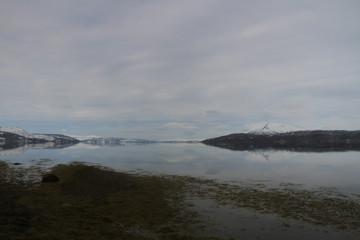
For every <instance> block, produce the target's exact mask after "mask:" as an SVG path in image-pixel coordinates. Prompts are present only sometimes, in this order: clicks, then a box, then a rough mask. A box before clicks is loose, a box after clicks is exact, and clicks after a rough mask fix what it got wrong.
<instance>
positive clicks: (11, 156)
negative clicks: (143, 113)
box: [0, 143, 360, 239]
mask: <svg viewBox="0 0 360 240" xmlns="http://www.w3.org/2000/svg"><path fill="white" fill-rule="evenodd" d="M0 160H3V161H6V162H9V163H13V167H14V168H16V167H19V168H22V167H34V166H35V167H36V168H39V167H40V168H50V167H51V166H54V165H57V164H59V163H69V162H73V161H78V162H87V163H91V164H100V165H102V166H107V167H110V168H113V169H115V170H118V171H125V172H141V173H150V174H166V175H172V174H175V175H179V176H192V177H200V179H203V180H206V179H215V180H216V184H215V183H214V184H210V185H209V186H208V190H206V191H205V192H203V193H200V194H199V193H196V194H195V192H194V193H193V194H194V195H193V196H192V197H191V198H190V199H189V202H190V203H192V205H193V209H195V210H196V211H197V212H200V213H201V214H202V215H203V216H204V219H208V220H209V221H208V224H209V226H208V227H209V229H208V232H209V234H216V235H220V236H224V237H227V236H233V237H235V239H279V238H280V239H282V238H290V237H291V238H293V239H304V238H307V239H308V238H316V239H356V237H354V234H353V233H351V232H349V233H348V232H347V231H345V232H341V231H340V232H339V229H338V228H337V227H336V226H338V227H339V226H340V227H341V225H339V224H338V225H335V228H334V229H332V228H329V226H330V225H331V224H330V223H331V221H332V219H331V217H330V218H329V219H328V220H326V222H323V223H322V224H320V225H321V226H318V225H316V224H315V225H314V224H313V223H314V222H316V221H317V219H321V218H322V217H321V214H322V213H321V211H324V213H326V214H327V213H328V212H331V211H336V209H338V208H337V202H336V201H335V202H334V200H336V199H338V200H340V199H342V198H343V197H345V198H346V200H345V201H344V204H343V205H344V206H347V204H348V203H352V202H351V198H352V197H353V198H354V199H356V202H358V201H359V196H360V195H359V194H360V175H359V174H358V173H359V171H360V152H323V153H314V152H310V153H307V152H290V151H256V152H250V151H231V150H227V149H221V148H216V147H210V146H206V145H203V144H201V143H192V144H189V143H166V144H165V143H161V144H159V143H157V144H147V145H124V146H92V145H86V144H77V145H74V146H71V147H68V148H63V149H44V148H40V147H39V148H31V149H30V148H20V149H14V150H6V151H0ZM28 172H30V173H31V171H28ZM35 172H36V171H35ZM25 177H26V176H25ZM36 177H37V176H36V175H33V176H30V177H29V179H30V178H31V179H32V180H35V181H36ZM38 178H40V176H38ZM38 180H39V179H38ZM215 185H216V187H215ZM194 186H195V185H194ZM202 186H206V182H202V183H200V188H202ZM232 186H235V188H233V187H232ZM236 186H240V188H238V189H236ZM205 188H206V187H205ZM212 188H214V189H215V191H213V192H212V191H211V189H212ZM194 189H196V188H194ZM197 189H199V188H197ZM209 189H210V190H209ZM188 190H189V192H192V191H195V190H193V189H192V188H191V187H190V188H189V189H188ZM244 192H246V194H247V195H246V197H242V199H241V200H240V202H239V201H237V200H236V199H237V197H236V196H238V195H239V194H243V193H244ZM213 193H214V194H215V195H217V196H213V195H214V194H213ZM340 193H341V194H345V195H341V194H340ZM197 194H198V195H197ZM284 196H285V200H284V199H278V200H281V201H284V203H287V204H289V203H290V204H292V205H294V206H297V205H299V204H304V203H305V204H306V203H307V200H306V201H298V200H302V198H303V197H304V198H307V199H308V200H309V201H310V203H309V204H310V205H308V207H311V204H312V203H313V202H314V203H316V202H320V203H321V202H322V201H325V202H326V201H328V199H330V200H331V199H332V203H333V204H334V206H333V207H332V206H330V207H329V209H328V208H324V209H322V208H321V207H319V209H320V210H319V211H320V214H317V215H316V214H315V215H314V216H311V212H312V211H313V210H311V209H312V208H310V209H309V210H308V211H307V212H306V211H305V212H306V213H304V214H305V215H304V216H302V214H301V212H299V211H298V210H299V208H298V207H295V208H296V209H295V208H294V209H292V208H291V209H281V208H283V207H282V206H280V207H277V206H275V207H273V206H272V205H273V204H272V201H273V200H272V199H276V198H279V197H281V198H283V197H284ZM294 196H295V197H294ZM296 196H300V198H298V197H296ZM301 196H302V197H301ZM228 199H232V200H231V201H228ZM233 199H235V200H233ZM288 199H290V200H289V201H288ZM291 199H292V200H291ZM297 199H298V200H297ZM253 202H258V203H259V204H260V205H261V206H262V207H263V210H258V209H257V206H256V204H255V205H254V204H252V203H253ZM356 204H357V203H356ZM243 206H247V207H243ZM339 206H342V205H339ZM356 208H357V209H358V206H357V205H356ZM315 209H317V208H316V207H315ZM274 213H275V214H274ZM343 213H344V214H345V215H346V214H347V209H346V208H345V207H344V210H343ZM299 214H300V215H299ZM309 214H310V215H309ZM344 214H342V216H343V220H344V221H345V222H346V221H347V220H348V221H349V222H351V221H353V220H354V219H358V218H359V216H352V217H351V218H349V219H347V218H346V217H344V216H345V215H344ZM282 215H289V216H292V217H290V218H284V216H282ZM294 216H295V218H297V219H301V221H300V220H295V219H294ZM308 217H310V218H309V221H306V220H305V222H304V221H303V220H304V219H306V218H308ZM355 225H356V224H355ZM356 226H357V225H356ZM352 229H353V228H352ZM349 234H350V235H349ZM295 237H297V238H295Z"/></svg>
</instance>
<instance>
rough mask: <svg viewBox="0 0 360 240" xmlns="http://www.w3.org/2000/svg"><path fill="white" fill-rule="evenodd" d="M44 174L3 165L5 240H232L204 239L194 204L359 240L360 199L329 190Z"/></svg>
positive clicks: (86, 170)
mask: <svg viewBox="0 0 360 240" xmlns="http://www.w3.org/2000/svg"><path fill="white" fill-rule="evenodd" d="M42 171H43V170H42V169H41V168H24V167H18V166H11V165H9V164H8V163H5V162H1V161H0V196H1V199H0V212H1V215H0V239H161V240H162V239H175V240H176V239H232V238H231V236H227V237H226V238H223V237H219V236H210V235H209V234H207V233H206V231H205V228H206V227H209V225H211V224H214V223H212V222H211V221H208V220H205V219H204V218H202V216H201V215H200V214H199V213H198V212H197V211H196V209H194V208H193V207H191V206H190V205H189V204H190V202H191V201H189V199H193V198H201V199H211V200H213V201H215V202H217V204H219V205H230V206H233V207H235V208H239V209H241V208H246V209H251V210H254V211H257V212H259V213H266V214H268V213H270V214H274V215H277V216H279V217H282V218H291V219H296V220H299V221H303V222H306V223H311V224H315V225H319V226H325V227H331V228H332V229H336V230H338V231H346V232H353V233H355V234H359V233H360V230H359V229H360V197H359V196H353V197H349V196H345V195H341V194H338V193H336V192H335V191H333V190H331V189H319V190H317V191H309V190H304V189H301V187H300V188H299V187H296V186H292V185H286V184H284V185H283V186H282V188H278V189H267V188H265V187H264V186H261V187H255V186H252V187H251V186H239V185H231V184H223V183H219V182H217V181H212V180H203V179H198V178H192V177H181V176H158V175H156V176H152V175H145V174H129V173H122V172H116V171H113V170H111V169H108V168H104V167H101V166H90V165H87V164H84V163H72V164H67V165H57V166H55V167H53V168H52V169H51V172H52V173H54V174H55V175H56V176H58V177H59V178H60V181H59V182H54V183H40V181H39V178H38V179H37V180H36V177H34V176H35V175H36V172H37V173H38V175H39V174H44V173H43V172H42ZM29 172H30V173H31V174H30V175H31V176H32V177H31V178H28V177H24V176H27V175H29Z"/></svg>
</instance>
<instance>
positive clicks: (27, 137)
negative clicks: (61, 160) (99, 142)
mask: <svg viewBox="0 0 360 240" xmlns="http://www.w3.org/2000/svg"><path fill="white" fill-rule="evenodd" d="M78 142H80V141H79V140H77V139H75V138H72V137H69V136H65V135H62V134H34V133H29V132H27V131H26V130H24V129H22V128H17V127H0V151H1V150H6V149H13V148H18V147H23V146H28V145H32V146H33V147H35V146H36V144H42V145H44V144H46V143H51V144H50V145H51V146H56V147H58V146H63V145H68V144H75V143H78Z"/></svg>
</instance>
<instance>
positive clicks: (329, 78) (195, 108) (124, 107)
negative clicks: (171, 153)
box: [0, 0, 360, 138]
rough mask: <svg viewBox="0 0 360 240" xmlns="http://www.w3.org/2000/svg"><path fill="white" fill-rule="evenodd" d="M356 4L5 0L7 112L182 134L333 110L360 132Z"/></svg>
mask: <svg viewBox="0 0 360 240" xmlns="http://www.w3.org/2000/svg"><path fill="white" fill-rule="evenodd" d="M325 4H326V8H324V5H325ZM358 8H359V4H358V3H356V2H354V1H350V0H349V1H345V2H341V3H338V2H336V1H330V2H328V1H324V2H322V1H320V2H313V1H292V2H291V3H290V2H287V1H281V0H279V1H272V2H271V3H269V2H268V1H260V2H259V1H257V2H254V1H247V0H242V1H231V0H229V1H226V2H221V3H220V2H218V1H208V0H206V1H202V0H200V1H196V2H194V1H178V2H169V1H162V0H154V1H146V2H137V1H106V2H103V1H97V0H91V1H87V3H86V4H82V2H81V1H66V0H65V1H38V2H36V3H28V2H21V3H20V2H18V1H3V2H2V4H1V8H0V27H1V29H2V31H1V33H0V51H1V53H2V54H1V56H0V83H1V88H0V96H1V101H0V111H1V112H3V113H6V114H3V115H2V116H1V117H2V118H3V119H4V120H7V121H11V120H13V121H19V120H24V121H29V120H34V121H35V120H39V121H40V120H43V121H55V120H56V121H58V122H60V121H62V122H63V123H65V122H66V123H69V122H72V123H74V124H78V122H81V121H92V122H93V125H94V126H97V125H98V126H99V127H98V128H97V130H96V134H99V133H100V132H101V131H103V133H104V134H108V133H111V134H123V133H124V131H125V132H126V134H129V135H138V134H139V132H143V134H144V135H151V136H154V137H155V136H156V135H157V134H159V135H161V137H165V135H166V134H165V133H164V132H165V130H164V129H167V130H168V136H169V137H174V138H175V137H183V135H184V130H186V129H187V130H195V129H196V134H199V137H200V138H201V137H203V136H204V137H205V136H207V137H210V135H211V136H213V135H218V134H223V133H225V132H231V131H240V130H241V129H242V128H243V126H245V125H246V124H249V123H251V122H263V121H265V122H268V121H274V122H285V123H288V124H290V125H304V127H312V125H315V124H316V125H318V126H320V125H321V124H324V126H329V124H327V123H326V122H324V120H323V119H322V116H324V115H326V116H330V117H331V118H332V119H337V120H336V121H335V120H334V121H329V123H331V126H332V127H333V128H337V127H343V126H348V127H349V128H358V127H357V122H359V121H358V119H359V112H358V111H357V110H356V109H357V108H358V106H359V103H360V96H359V94H358V93H359V91H360V85H359V84H358V79H359V76H360V70H359V67H358V66H359V65H360V57H359V56H360V52H359V51H360V47H359V39H360V31H359V30H358V25H359V24H360V17H359V14H358V11H357V9H358ZM70 9H71V11H70ZM18 16H21V18H19V17H18ZM108 122H116V123H117V124H116V129H115V127H114V128H112V130H110V127H109V128H108V127H107V123H108ZM138 122H141V125H140V124H138ZM200 123H201V124H200ZM24 124H25V123H24ZM167 124H169V125H167ZM60 125H62V126H61V127H60V126H59V127H58V129H59V130H61V129H62V128H64V126H63V125H64V124H60ZM105 126H106V127H105ZM159 126H161V127H159ZM217 126H222V127H221V128H219V127H217ZM350 126H351V127H350ZM66 129H67V128H66ZM104 129H106V130H104ZM120 129H121V130H120ZM130 129H131V130H130ZM176 129H178V130H180V131H178V132H176V131H175V130H176ZM214 129H217V130H214ZM88 130H89V131H90V129H88ZM69 131H70V130H69ZM83 131H86V130H85V129H84V130H83ZM193 133H194V131H192V132H191V133H190V132H188V134H193ZM177 134H178V135H179V136H177ZM143 137H146V136H143Z"/></svg>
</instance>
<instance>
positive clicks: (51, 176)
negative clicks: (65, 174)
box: [41, 173, 60, 183]
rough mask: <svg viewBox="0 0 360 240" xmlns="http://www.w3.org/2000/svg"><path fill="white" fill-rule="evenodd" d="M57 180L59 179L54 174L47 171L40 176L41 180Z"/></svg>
mask: <svg viewBox="0 0 360 240" xmlns="http://www.w3.org/2000/svg"><path fill="white" fill-rule="evenodd" d="M59 180H60V179H59V178H58V177H57V176H56V175H55V174H52V173H48V174H45V175H44V176H43V177H42V179H41V182H44V183H46V182H58V181H59Z"/></svg>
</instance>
